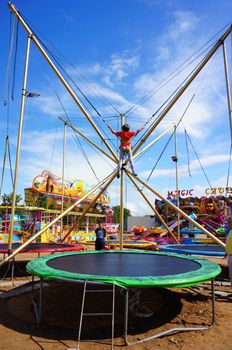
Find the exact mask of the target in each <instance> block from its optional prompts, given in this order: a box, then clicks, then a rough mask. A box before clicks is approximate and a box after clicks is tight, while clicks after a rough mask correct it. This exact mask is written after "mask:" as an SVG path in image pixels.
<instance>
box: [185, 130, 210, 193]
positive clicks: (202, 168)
mask: <svg viewBox="0 0 232 350" xmlns="http://www.w3.org/2000/svg"><path fill="white" fill-rule="evenodd" d="M185 134H186V136H187V138H188V140H189V142H190V145H191V147H192V149H193V152H194V153H195V156H196V158H197V160H198V162H199V164H200V167H201V170H202V171H203V173H204V175H205V178H206V180H207V182H208V184H209V187H210V188H212V185H211V183H210V181H209V178H208V176H207V174H206V172H205V170H204V167H203V165H202V163H201V161H200V158H199V157H198V155H197V152H196V150H195V148H194V146H193V143H192V141H191V139H190V137H189V135H188V133H187V131H186V129H185Z"/></svg>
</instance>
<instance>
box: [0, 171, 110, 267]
mask: <svg viewBox="0 0 232 350" xmlns="http://www.w3.org/2000/svg"><path fill="white" fill-rule="evenodd" d="M111 176H112V174H110V175H109V176H107V177H106V178H105V179H104V180H102V181H101V182H99V183H98V184H97V185H96V186H95V187H94V188H92V190H90V191H89V192H88V193H86V194H85V195H84V196H83V197H81V198H80V199H78V200H77V201H76V202H75V203H74V204H72V205H71V206H70V207H69V208H67V209H66V210H65V211H64V212H63V213H61V214H60V215H58V216H57V217H56V218H55V219H53V220H52V221H51V222H49V224H48V225H46V226H45V227H43V228H42V230H40V231H39V232H37V233H36V234H35V235H34V236H32V237H31V238H29V239H28V240H27V241H26V242H24V243H23V244H22V245H21V246H20V247H19V248H17V249H15V251H14V252H13V253H12V254H11V255H9V256H8V257H7V258H6V259H4V260H3V261H1V262H0V266H2V265H3V264H5V263H6V262H7V261H9V260H11V259H12V258H13V257H14V256H15V255H17V254H18V253H19V252H20V251H21V250H22V249H24V248H25V247H27V246H28V244H30V243H31V242H33V241H34V240H35V239H36V238H37V237H39V236H40V235H41V234H42V233H43V232H45V231H46V230H47V229H48V228H50V227H51V226H52V225H54V224H55V223H56V222H57V221H58V220H60V219H61V218H62V217H63V216H65V215H67V214H68V213H69V212H70V211H71V210H72V209H73V208H75V207H76V206H77V205H78V204H80V203H81V202H82V201H84V200H85V199H86V198H87V197H88V196H89V195H90V194H92V193H94V192H95V191H96V190H97V189H98V188H99V187H101V186H102V185H103V184H104V183H105V182H106V181H107V180H109V179H110V178H111Z"/></svg>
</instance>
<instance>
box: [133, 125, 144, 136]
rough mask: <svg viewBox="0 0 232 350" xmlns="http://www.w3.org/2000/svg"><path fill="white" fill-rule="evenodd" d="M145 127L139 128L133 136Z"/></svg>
mask: <svg viewBox="0 0 232 350" xmlns="http://www.w3.org/2000/svg"><path fill="white" fill-rule="evenodd" d="M144 127H145V126H141V128H139V129H138V130H137V131H136V132H135V136H136V135H137V134H138V133H139V132H140V131H141V130H143V129H144Z"/></svg>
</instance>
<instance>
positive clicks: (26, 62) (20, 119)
mask: <svg viewBox="0 0 232 350" xmlns="http://www.w3.org/2000/svg"><path fill="white" fill-rule="evenodd" d="M30 43H31V36H30V35H28V37H27V46H26V56H25V64H24V76H23V86H22V98H21V107H20V117H19V127H18V140H17V150H16V159H15V172H14V189H13V199H12V209H11V223H10V232H9V236H8V253H9V254H10V251H11V248H12V235H13V231H14V214H15V204H16V194H17V180H18V170H19V161H20V150H21V139H22V130H23V118H24V106H25V98H26V88H27V73H28V63H29V54H30Z"/></svg>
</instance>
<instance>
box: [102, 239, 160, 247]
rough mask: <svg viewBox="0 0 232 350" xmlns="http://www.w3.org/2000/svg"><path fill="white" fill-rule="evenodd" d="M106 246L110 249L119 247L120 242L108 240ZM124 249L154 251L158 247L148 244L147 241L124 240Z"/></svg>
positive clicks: (152, 243) (151, 243)
mask: <svg viewBox="0 0 232 350" xmlns="http://www.w3.org/2000/svg"><path fill="white" fill-rule="evenodd" d="M105 243H106V245H108V246H109V247H119V245H120V242H119V241H118V240H114V239H113V240H106V241H105ZM123 247H124V248H132V249H133V248H137V249H152V248H155V247H156V243H155V242H148V241H146V240H144V241H142V240H124V241H123Z"/></svg>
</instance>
